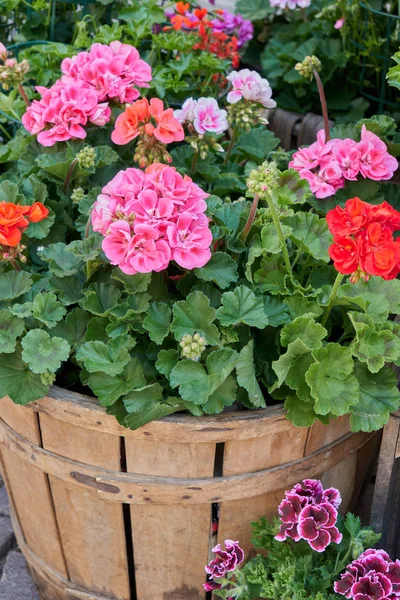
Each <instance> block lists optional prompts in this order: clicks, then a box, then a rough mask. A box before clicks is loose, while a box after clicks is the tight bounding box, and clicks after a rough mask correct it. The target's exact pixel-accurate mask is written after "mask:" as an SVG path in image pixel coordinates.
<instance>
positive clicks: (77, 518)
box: [0, 388, 371, 600]
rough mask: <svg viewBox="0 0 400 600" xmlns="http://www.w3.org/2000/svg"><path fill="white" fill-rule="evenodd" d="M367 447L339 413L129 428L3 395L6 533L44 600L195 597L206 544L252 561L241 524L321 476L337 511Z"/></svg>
mask: <svg viewBox="0 0 400 600" xmlns="http://www.w3.org/2000/svg"><path fill="white" fill-rule="evenodd" d="M370 439H371V435H370V434H366V433H357V434H351V433H350V432H349V424H348V420H347V418H345V417H343V418H339V419H336V420H335V421H333V422H332V423H331V424H330V425H329V426H323V425H321V424H320V423H317V424H315V425H314V426H313V427H311V428H309V429H298V428H295V427H294V426H293V425H292V424H291V423H290V422H289V421H288V420H287V419H286V418H285V416H284V414H283V411H282V408H281V407H280V406H277V407H271V408H268V409H265V410H259V411H254V412H250V411H248V412H243V413H226V414H222V415H218V416H215V417H214V416H213V417H204V418H194V417H191V416H187V415H173V416H171V417H167V418H166V419H164V420H162V421H158V422H153V423H150V424H148V425H146V426H144V427H142V428H140V429H139V430H137V431H130V430H126V429H124V428H123V427H121V426H119V425H118V423H117V421H116V420H115V419H114V418H113V417H110V416H107V415H106V413H105V412H104V410H103V408H101V407H100V406H99V405H98V404H97V402H96V401H95V400H94V399H91V398H89V397H86V396H82V395H78V394H73V393H67V392H64V391H63V390H60V389H58V388H53V390H52V395H51V397H46V398H44V399H43V400H41V401H39V402H36V403H34V404H32V405H30V407H29V408H28V407H21V406H16V405H14V404H13V403H12V402H11V401H10V400H9V399H3V400H1V401H0V449H1V461H2V469H3V473H4V477H5V481H6V485H7V488H8V491H9V494H10V499H11V505H12V509H13V515H14V517H13V518H14V525H15V531H16V534H17V538H18V541H19V544H20V546H21V549H22V551H23V552H24V554H25V556H26V558H27V561H28V563H29V565H30V568H31V570H32V573H33V575H34V577H35V580H36V582H37V584H38V587H39V590H40V594H41V598H42V599H43V600H72V599H75V600H76V599H80V600H130V599H132V600H133V599H134V598H136V599H137V600H205V598H206V594H205V592H204V590H203V587H202V584H203V583H204V581H205V572H204V565H205V564H206V563H207V562H208V559H209V556H210V550H211V547H212V546H213V545H214V544H215V543H216V542H217V541H220V542H223V541H224V540H225V539H226V538H230V539H235V540H240V543H241V545H242V546H243V547H244V549H245V551H246V553H249V552H250V548H251V544H250V537H251V530H250V522H251V521H252V520H254V519H257V518H258V517H260V516H262V515H266V516H268V517H271V516H272V515H273V514H274V513H275V512H276V509H277V505H278V503H279V501H280V500H281V498H282V496H283V493H284V490H285V489H287V488H288V487H291V486H292V485H293V484H295V483H296V482H298V481H301V480H302V479H304V478H307V477H323V480H324V481H325V482H326V483H327V484H335V485H336V486H337V487H339V488H340V490H341V492H342V495H343V497H344V502H343V509H347V508H348V507H349V506H350V504H351V502H352V500H354V499H355V498H356V496H357V494H358V491H359V482H360V481H361V480H362V478H363V472H364V470H365V460H364V458H363V457H362V453H363V450H362V448H363V447H367V446H368V445H367V446H365V444H366V442H367V441H368V440H370ZM356 475H357V477H356ZM217 516H218V521H219V522H218V533H215V534H214V535H211V530H212V526H213V525H214V526H215V523H214V521H216V519H217ZM214 529H215V527H214Z"/></svg>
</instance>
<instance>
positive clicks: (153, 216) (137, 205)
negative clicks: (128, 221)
mask: <svg viewBox="0 0 400 600" xmlns="http://www.w3.org/2000/svg"><path fill="white" fill-rule="evenodd" d="M129 208H130V209H131V210H132V212H133V213H134V214H135V225H136V223H138V224H139V223H147V225H151V226H152V227H155V228H156V229H157V230H158V231H159V232H160V233H162V232H163V231H165V228H166V227H167V226H168V224H169V219H170V217H171V216H172V213H173V212H174V204H173V202H171V200H170V199H169V198H163V197H162V196H161V197H160V196H158V194H157V192H156V191H155V190H151V189H148V190H143V191H142V192H139V194H138V197H137V200H134V201H133V202H130V203H129Z"/></svg>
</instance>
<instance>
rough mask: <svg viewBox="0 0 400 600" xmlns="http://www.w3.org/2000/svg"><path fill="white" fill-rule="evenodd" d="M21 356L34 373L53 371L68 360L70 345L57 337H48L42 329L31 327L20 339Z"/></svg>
mask: <svg viewBox="0 0 400 600" xmlns="http://www.w3.org/2000/svg"><path fill="white" fill-rule="evenodd" d="M21 345H22V348H23V350H22V358H23V360H24V361H25V362H26V363H27V364H28V365H29V367H30V369H31V370H32V371H33V372H34V373H46V372H47V371H48V372H50V373H55V372H56V371H57V370H58V369H59V368H60V366H61V363H62V362H64V361H65V360H68V357H69V351H70V345H69V344H68V342H67V341H66V340H63V339H62V338H59V337H53V338H52V337H50V335H49V334H48V333H47V332H46V331H43V330H42V329H31V331H28V333H27V334H26V336H25V337H23V338H22V340H21Z"/></svg>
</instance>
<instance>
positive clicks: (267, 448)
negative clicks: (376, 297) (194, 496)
mask: <svg viewBox="0 0 400 600" xmlns="http://www.w3.org/2000/svg"><path fill="white" fill-rule="evenodd" d="M265 434H266V436H265V437H264V438H260V439H254V440H245V441H238V442H233V441H232V442H227V443H226V444H225V451H224V463H223V475H224V476H229V475H242V474H244V473H246V472H247V473H251V472H256V471H260V470H261V469H269V468H273V467H276V466H277V465H279V464H285V463H291V462H292V461H293V460H296V459H301V458H302V456H303V453H304V445H305V442H306V437H307V429H296V428H294V427H291V428H290V429H288V430H287V431H286V432H284V433H283V434H276V433H274V432H273V429H272V431H269V430H268V429H266V431H265ZM293 483H296V481H293ZM257 491H258V493H257V494H256V495H254V496H252V497H251V496H250V495H249V496H250V497H248V498H247V500H246V502H243V501H241V500H234V501H231V502H229V501H228V502H222V503H221V507H220V519H219V527H218V541H219V543H221V544H222V543H223V542H224V540H225V539H235V540H239V541H240V544H241V546H242V548H243V549H244V550H245V553H246V555H247V556H248V555H249V551H250V548H251V543H250V539H251V527H250V523H251V522H252V521H255V520H257V519H258V518H259V517H261V516H268V517H271V516H272V515H273V514H274V513H275V512H276V510H277V506H278V504H279V502H280V500H281V499H282V496H283V493H284V491H285V489H284V488H283V489H278V490H274V489H272V490H271V489H270V488H269V487H268V485H265V486H264V488H261V489H259V490H257ZM260 492H262V493H261V494H260Z"/></svg>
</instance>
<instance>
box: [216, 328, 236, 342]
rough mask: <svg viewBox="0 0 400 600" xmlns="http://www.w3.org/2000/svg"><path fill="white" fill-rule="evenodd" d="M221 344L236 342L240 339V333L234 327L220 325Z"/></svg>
mask: <svg viewBox="0 0 400 600" xmlns="http://www.w3.org/2000/svg"><path fill="white" fill-rule="evenodd" d="M220 331H221V344H222V345H225V344H234V343H235V342H238V341H239V334H238V333H237V331H235V329H234V328H233V327H220Z"/></svg>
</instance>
